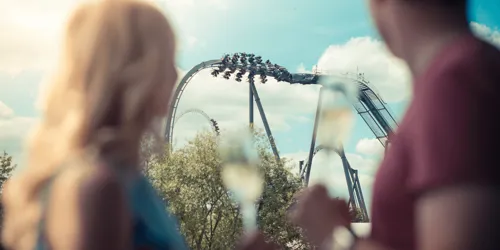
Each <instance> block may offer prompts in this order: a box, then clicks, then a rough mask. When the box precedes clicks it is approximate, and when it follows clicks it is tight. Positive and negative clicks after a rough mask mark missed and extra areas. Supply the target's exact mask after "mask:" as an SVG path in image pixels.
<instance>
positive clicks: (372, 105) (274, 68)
mask: <svg viewBox="0 0 500 250" xmlns="http://www.w3.org/2000/svg"><path fill="white" fill-rule="evenodd" d="M204 69H212V72H211V74H212V76H214V77H219V76H222V77H223V78H224V79H227V80H229V79H231V77H232V75H234V79H235V80H236V81H237V82H242V81H243V78H246V80H247V82H248V86H249V91H248V93H249V125H250V127H253V124H254V104H256V106H257V109H258V112H259V114H260V117H261V119H262V122H263V125H264V129H265V132H266V135H267V137H268V139H269V143H270V145H271V149H272V151H273V154H274V156H275V158H276V160H277V162H280V155H279V151H278V149H277V146H276V143H275V140H274V137H273V135H272V131H271V128H270V126H269V123H268V121H267V117H266V113H265V112H264V107H263V105H262V103H261V101H260V98H259V93H258V92H257V89H256V87H255V83H256V81H255V80H256V78H258V79H259V80H260V83H261V84H265V83H266V82H267V81H268V77H271V78H274V79H276V80H277V81H278V82H287V83H289V84H302V85H313V84H319V82H320V81H319V80H320V78H321V77H323V76H329V75H332V74H330V73H326V74H325V73H320V72H315V73H290V72H289V71H288V70H287V69H286V68H285V67H283V66H280V65H278V64H273V63H272V62H271V61H269V60H266V61H264V60H263V59H262V57H261V56H256V55H254V54H250V53H235V54H227V55H224V56H223V57H222V58H221V59H217V60H209V61H205V62H202V63H200V64H198V65H196V66H195V67H193V68H192V69H191V70H190V71H189V72H187V74H186V75H185V76H184V77H183V78H182V79H181V81H180V83H179V84H178V85H177V87H176V89H175V92H174V96H173V97H174V98H173V103H172V105H170V108H169V112H168V117H167V122H166V128H165V137H166V141H167V143H171V140H172V138H173V132H174V125H175V124H176V123H177V121H178V120H179V119H180V118H181V117H182V116H184V115H185V114H187V113H197V114H200V115H202V116H203V117H205V119H206V120H207V121H209V122H210V124H211V126H212V129H213V130H214V132H215V133H217V134H218V133H219V127H218V124H217V122H216V121H215V120H214V119H212V118H210V117H209V116H208V115H207V114H206V113H205V112H203V111H201V110H198V109H191V110H186V111H184V112H182V113H181V114H179V115H178V116H177V109H178V106H179V101H180V99H181V97H182V94H183V92H184V91H185V89H186V86H187V85H188V83H189V82H190V81H191V79H192V78H193V76H194V75H196V74H197V73H198V72H200V71H202V70H204ZM341 77H344V78H345V79H348V80H350V81H352V83H353V84H357V85H358V87H359V96H358V101H357V102H356V103H354V104H353V105H354V109H355V110H356V111H357V113H358V114H359V115H360V116H361V118H362V119H363V121H364V122H365V123H366V124H367V125H368V127H369V128H370V130H371V131H372V132H373V134H374V135H375V137H376V138H377V139H378V141H379V142H380V143H381V144H382V146H384V147H387V145H388V143H389V140H388V136H389V134H390V133H392V131H394V129H395V128H396V127H397V123H396V121H395V120H394V118H393V116H392V115H391V113H390V112H389V110H388V109H387V106H386V103H385V102H384V101H383V100H382V98H381V97H380V96H379V95H378V94H377V93H376V92H375V91H374V90H373V88H372V87H370V83H369V81H368V80H366V79H365V77H364V75H363V74H359V73H356V74H349V73H347V74H341ZM322 95H323V91H322V88H321V89H320V91H319V97H318V105H317V108H316V116H315V121H314V127H313V134H312V138H311V145H310V150H309V155H308V157H307V159H305V160H303V161H300V162H299V168H300V170H299V173H300V176H301V178H302V179H303V180H304V182H305V184H306V185H308V184H309V177H310V174H311V167H312V163H313V158H314V156H315V155H316V154H317V153H318V152H320V151H321V150H322V149H323V147H322V145H316V134H317V127H318V122H319V113H320V111H321V103H322ZM337 153H338V154H339V156H340V158H341V159H342V165H343V170H344V174H345V178H346V183H347V188H348V191H349V203H348V204H349V206H350V207H351V208H353V209H359V211H361V213H362V217H363V218H362V219H363V221H365V222H368V221H369V217H368V212H367V208H366V204H365V201H364V197H363V192H362V189H361V184H360V181H359V176H358V171H357V170H356V169H354V168H352V167H351V166H350V164H349V161H348V159H347V157H346V155H345V153H344V150H343V149H340V150H339V151H338V152H337Z"/></svg>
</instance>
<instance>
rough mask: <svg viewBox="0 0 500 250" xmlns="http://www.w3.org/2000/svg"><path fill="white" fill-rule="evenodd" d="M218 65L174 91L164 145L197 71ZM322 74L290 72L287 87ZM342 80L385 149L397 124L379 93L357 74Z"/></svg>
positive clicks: (205, 64) (186, 79)
mask: <svg viewBox="0 0 500 250" xmlns="http://www.w3.org/2000/svg"><path fill="white" fill-rule="evenodd" d="M221 66H224V63H223V61H222V60H221V59H218V60H209V61H205V62H202V63H200V64H198V65H196V66H194V67H193V68H192V69H191V70H190V71H189V72H187V73H186V75H185V76H184V77H183V78H182V80H181V81H180V82H179V84H178V85H177V87H176V88H175V92H174V95H173V100H172V104H171V105H170V107H169V112H168V116H167V122H166V129H165V137H166V141H167V143H170V142H171V140H172V138H173V131H174V123H175V119H176V112H177V108H178V105H179V101H180V99H181V97H182V94H183V92H184V90H185V88H186V86H187V85H188V83H189V82H190V81H191V79H192V78H193V77H194V75H196V74H197V73H198V72H199V71H201V70H203V69H208V68H217V67H221ZM233 66H234V67H235V68H236V69H246V66H245V65H240V64H234V65H233ZM266 75H268V76H271V77H272V76H273V75H272V74H271V73H270V72H266ZM322 75H326V74H309V73H292V74H291V77H290V78H288V79H287V80H286V81H287V82H288V83H290V84H302V85H311V84H319V83H318V82H319V78H320V77H321V76H322ZM343 77H345V78H347V79H350V80H352V81H354V82H356V83H357V84H358V85H359V90H360V94H359V98H358V102H357V103H355V104H354V108H355V109H356V111H357V112H358V114H359V115H360V116H361V118H362V119H363V120H364V122H365V123H366V124H367V125H368V127H369V128H370V130H371V131H372V132H373V134H374V135H375V137H376V138H377V139H378V140H379V142H380V143H381V144H382V145H383V146H384V147H385V145H386V141H387V138H388V135H389V134H390V133H391V132H392V131H393V130H394V129H395V128H396V127H397V123H396V121H395V120H394V118H393V116H392V115H391V113H390V112H389V111H388V109H387V107H386V105H385V102H384V101H383V100H382V99H381V98H380V97H379V95H378V94H376V92H374V91H373V89H372V88H371V87H370V86H369V82H368V81H366V80H365V79H364V77H361V78H360V77H359V75H358V74H356V77H353V76H352V75H344V76H343Z"/></svg>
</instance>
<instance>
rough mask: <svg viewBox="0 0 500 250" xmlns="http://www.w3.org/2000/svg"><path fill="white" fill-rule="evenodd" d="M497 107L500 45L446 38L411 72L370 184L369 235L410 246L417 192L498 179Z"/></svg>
mask: <svg viewBox="0 0 500 250" xmlns="http://www.w3.org/2000/svg"><path fill="white" fill-rule="evenodd" d="M499 115H500V51H499V50H497V49H496V48H495V47H493V46H491V45H489V44H487V43H485V42H482V41H480V40H479V39H477V38H475V37H473V36H465V37H461V38H460V39H457V40H456V41H454V42H452V43H451V44H449V45H448V46H446V48H445V49H443V51H442V52H441V53H439V55H438V56H436V58H435V59H434V61H433V62H432V63H431V66H430V67H429V69H428V71H427V72H426V73H425V74H423V75H421V76H420V77H419V78H417V79H416V80H415V82H414V97H413V100H412V102H411V104H410V106H409V108H408V111H407V112H406V115H405V116H404V118H403V120H402V121H401V123H400V126H399V128H398V130H397V131H396V133H395V134H394V135H392V136H391V137H390V141H391V143H390V146H389V149H388V151H387V154H386V156H385V159H384V161H383V162H382V165H381V167H380V169H379V171H378V173H377V176H376V180H375V185H374V190H373V204H372V238H373V239H374V240H377V241H378V242H380V243H383V244H384V245H386V246H388V247H391V248H393V249H395V250H414V249H416V242H415V219H414V212H415V205H416V201H417V199H418V198H419V195H421V194H423V193H425V192H428V191H432V190H436V189H439V188H442V187H446V186H453V185H464V184H465V185H467V184H484V185H498V183H500V171H499V170H500V166H499V164H498V162H499V160H498V159H499V158H498V157H499V155H500V117H499ZM450 209H453V208H450Z"/></svg>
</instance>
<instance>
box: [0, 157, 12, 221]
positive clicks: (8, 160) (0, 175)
mask: <svg viewBox="0 0 500 250" xmlns="http://www.w3.org/2000/svg"><path fill="white" fill-rule="evenodd" d="M15 168H16V165H14V164H13V162H12V156H10V155H8V154H7V152H5V151H4V152H3V155H0V194H1V193H2V190H3V184H4V183H5V181H7V180H8V179H9V178H10V176H11V175H12V171H14V169H15ZM2 221H3V206H2V204H0V228H1V226H2Z"/></svg>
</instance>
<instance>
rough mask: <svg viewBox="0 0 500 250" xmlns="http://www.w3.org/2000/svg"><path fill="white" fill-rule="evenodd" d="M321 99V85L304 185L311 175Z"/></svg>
mask: <svg viewBox="0 0 500 250" xmlns="http://www.w3.org/2000/svg"><path fill="white" fill-rule="evenodd" d="M322 99H323V87H321V88H320V89H319V97H318V106H317V107H316V117H315V118H314V127H313V134H312V137H311V147H310V148H309V157H308V158H307V165H306V166H305V167H306V169H305V171H306V177H305V179H306V180H305V182H306V187H307V186H309V177H310V176H311V167H312V161H313V157H314V148H315V147H316V134H317V132H318V121H319V117H320V113H321V102H322Z"/></svg>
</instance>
